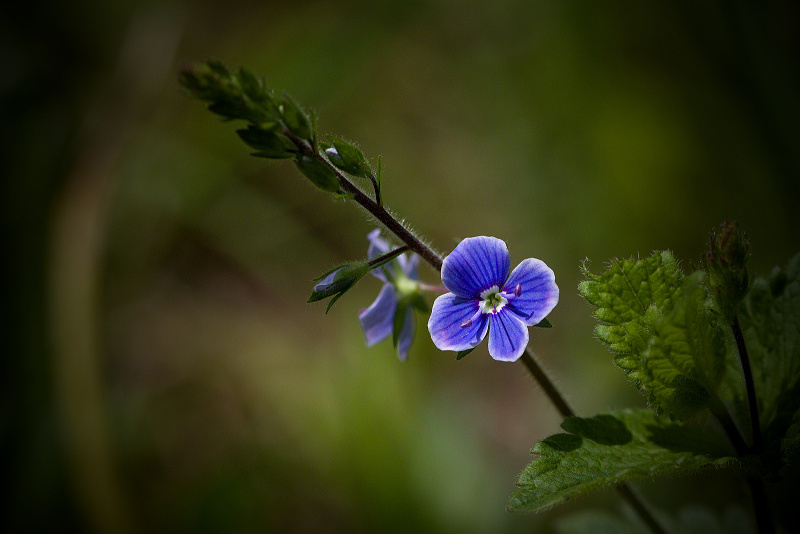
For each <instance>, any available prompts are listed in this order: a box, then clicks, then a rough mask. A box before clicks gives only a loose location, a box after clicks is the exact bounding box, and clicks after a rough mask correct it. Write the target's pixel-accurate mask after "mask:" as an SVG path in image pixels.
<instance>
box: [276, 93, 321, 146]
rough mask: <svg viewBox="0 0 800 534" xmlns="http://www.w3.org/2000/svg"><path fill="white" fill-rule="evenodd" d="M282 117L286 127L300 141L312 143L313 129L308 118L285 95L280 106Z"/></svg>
mask: <svg viewBox="0 0 800 534" xmlns="http://www.w3.org/2000/svg"><path fill="white" fill-rule="evenodd" d="M280 111H281V116H282V117H283V122H284V123H285V124H286V127H287V128H289V130H290V131H291V132H292V133H293V134H295V135H296V136H297V137H299V138H300V139H306V140H307V141H309V142H311V140H312V138H313V137H314V136H313V135H312V129H311V123H310V122H309V120H308V117H307V116H306V114H305V113H304V112H303V110H302V109H300V106H298V105H297V104H296V103H295V101H294V100H292V98H291V97H290V96H289V95H283V100H282V101H281V106H280Z"/></svg>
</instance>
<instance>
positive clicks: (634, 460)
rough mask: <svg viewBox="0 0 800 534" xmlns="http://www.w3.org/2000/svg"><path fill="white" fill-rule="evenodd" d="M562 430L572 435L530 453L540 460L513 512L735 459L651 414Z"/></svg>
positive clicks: (522, 483)
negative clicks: (633, 481) (653, 476)
mask: <svg viewBox="0 0 800 534" xmlns="http://www.w3.org/2000/svg"><path fill="white" fill-rule="evenodd" d="M561 426H562V428H564V430H567V432H568V433H563V434H555V435H553V436H550V437H549V438H547V439H545V440H543V441H540V442H539V443H537V444H536V445H534V447H533V449H531V452H533V453H534V454H537V455H539V457H538V458H536V459H535V460H533V462H531V463H530V464H529V465H528V466H527V467H526V468H525V469H524V470H523V471H522V473H521V474H520V475H519V479H518V480H517V485H518V486H519V489H518V490H517V491H515V492H514V493H513V494H512V495H511V498H510V499H509V502H508V509H509V510H511V511H514V512H538V511H542V510H545V509H547V508H550V507H552V506H555V505H557V504H561V503H563V502H565V501H567V500H569V499H570V498H572V497H574V496H575V495H579V494H581V493H585V492H587V491H591V490H596V489H599V488H602V487H605V486H609V485H612V484H618V483H620V482H624V481H627V480H632V479H635V478H640V477H646V476H647V477H649V476H652V475H658V474H667V475H677V474H682V473H689V472H694V471H696V470H697V469H700V468H703V467H710V466H719V465H725V464H727V463H729V462H733V461H734V459H733V458H731V457H729V456H726V452H725V451H726V450H727V448H726V444H725V443H722V442H720V441H717V440H716V439H715V438H714V435H713V434H710V433H708V432H705V431H704V430H702V429H700V428H697V427H693V426H688V425H684V424H683V423H679V422H673V421H670V420H669V419H667V418H664V417H660V416H658V415H656V414H655V413H654V412H653V411H652V410H645V409H640V410H625V411H619V412H608V413H603V414H600V415H597V416H595V417H591V418H580V417H572V418H569V419H566V420H565V421H564V422H563V423H562V425H561Z"/></svg>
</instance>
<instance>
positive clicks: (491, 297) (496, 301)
mask: <svg viewBox="0 0 800 534" xmlns="http://www.w3.org/2000/svg"><path fill="white" fill-rule="evenodd" d="M480 298H481V302H480V309H481V312H482V313H491V314H492V315H494V314H497V313H499V312H500V310H502V309H503V308H504V307H505V305H506V304H508V299H507V298H505V297H504V296H503V294H502V293H501V292H500V288H499V287H498V286H496V285H494V286H492V287H490V288H489V289H487V290H485V291H483V292H481V294H480Z"/></svg>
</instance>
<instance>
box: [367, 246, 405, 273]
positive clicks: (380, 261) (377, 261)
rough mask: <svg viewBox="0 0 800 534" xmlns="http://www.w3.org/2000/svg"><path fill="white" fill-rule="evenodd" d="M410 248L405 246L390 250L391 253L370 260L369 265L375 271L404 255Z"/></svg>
mask: <svg viewBox="0 0 800 534" xmlns="http://www.w3.org/2000/svg"><path fill="white" fill-rule="evenodd" d="M410 248H411V247H409V246H408V245H403V246H402V247H397V248H396V249H394V250H390V251H389V252H387V253H385V254H381V255H380V256H376V257H374V258H372V259H371V260H369V261H368V262H367V265H368V266H369V267H371V268H372V269H375V268H376V267H380V266H382V265H384V264H386V263H389V262H390V261H392V260H393V259H394V258H396V257H397V256H399V255H400V254H402V253H403V252H405V251H407V250H410Z"/></svg>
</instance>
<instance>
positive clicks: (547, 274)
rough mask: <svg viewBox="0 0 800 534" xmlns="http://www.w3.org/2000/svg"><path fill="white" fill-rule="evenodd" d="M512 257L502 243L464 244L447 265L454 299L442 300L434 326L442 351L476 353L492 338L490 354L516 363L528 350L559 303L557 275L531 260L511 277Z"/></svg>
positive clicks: (434, 312)
mask: <svg viewBox="0 0 800 534" xmlns="http://www.w3.org/2000/svg"><path fill="white" fill-rule="evenodd" d="M510 263H511V256H510V254H509V253H508V247H507V246H506V244H505V242H503V241H501V240H500V239H497V238H496V237H486V236H480V237H470V238H468V239H464V240H463V241H461V242H460V243H459V244H458V246H456V248H455V249H454V250H453V252H451V253H450V255H449V256H447V258H445V260H444V263H443V264H442V283H443V284H444V287H446V288H447V289H448V290H449V291H450V293H447V294H444V295H442V296H440V297H438V298H437V299H436V301H434V303H433V309H432V310H431V317H430V319H429V320H428V330H429V331H430V333H431V339H433V343H434V345H436V347H438V348H439V349H440V350H454V351H465V350H470V349H473V348H474V347H476V346H477V345H478V343H480V342H481V341H482V340H483V338H484V337H486V333H487V332H489V354H490V355H491V356H492V358H494V359H495V360H501V361H509V362H513V361H516V360H517V359H518V358H519V357H520V356H522V353H523V352H524V351H525V347H526V346H527V344H528V326H533V325H535V324H537V323H539V322H541V321H542V319H544V318H545V317H546V316H547V314H548V313H550V311H551V310H552V309H553V308H554V307H555V306H556V304H557V303H558V286H557V285H556V281H555V275H554V274H553V271H552V270H551V269H550V268H549V267H548V266H547V265H545V264H544V262H542V261H541V260H537V259H534V258H528V259H527V260H524V261H523V262H522V263H520V264H519V265H518V266H517V267H516V268H515V269H514V271H513V272H512V273H511V275H509V274H508V273H509V270H510Z"/></svg>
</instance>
